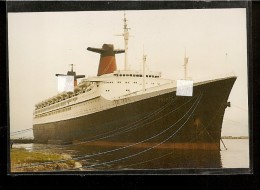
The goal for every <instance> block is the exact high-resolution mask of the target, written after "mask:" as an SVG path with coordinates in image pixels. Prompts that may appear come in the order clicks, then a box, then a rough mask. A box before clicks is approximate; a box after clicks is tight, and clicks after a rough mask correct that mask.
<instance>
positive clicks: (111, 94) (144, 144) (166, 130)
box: [33, 18, 236, 154]
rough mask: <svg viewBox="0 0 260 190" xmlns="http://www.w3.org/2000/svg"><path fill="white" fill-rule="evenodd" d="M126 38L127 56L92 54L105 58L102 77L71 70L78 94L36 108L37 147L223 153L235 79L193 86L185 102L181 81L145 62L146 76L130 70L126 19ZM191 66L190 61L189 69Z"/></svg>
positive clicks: (110, 49) (104, 51) (109, 50)
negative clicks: (224, 127) (166, 76)
mask: <svg viewBox="0 0 260 190" xmlns="http://www.w3.org/2000/svg"><path fill="white" fill-rule="evenodd" d="M122 36H123V37H124V42H125V49H124V50H121V49H114V46H113V45H112V44H104V45H103V46H102V48H92V47H89V48H87V50H89V51H91V52H94V53H98V54H100V61H99V68H98V73H97V76H95V77H88V78H85V77H84V76H82V75H77V74H76V72H75V71H74V70H73V67H72V69H71V71H68V73H67V75H70V76H73V77H74V85H75V86H74V91H73V92H62V93H59V94H57V95H55V96H54V97H51V98H49V99H46V100H43V101H42V102H40V103H37V104H36V105H35V110H34V113H33V134H34V140H35V142H38V143H50V144H70V143H72V144H77V143H84V145H86V146H89V147H96V148H97V149H99V148H100V147H106V148H107V149H111V148H117V150H118V151H120V150H122V151H123V149H124V150H125V149H127V148H132V149H134V148H136V149H142V150H146V151H148V150H154V149H159V148H161V149H164V150H166V149H167V150H173V149H185V150H197V149H203V150H219V149H220V140H221V129H222V122H223V116H224V114H225V109H226V108H227V107H230V102H228V97H229V94H230V92H231V89H232V87H233V84H234V82H235V80H236V77H235V76H225V77H222V78H216V79H211V80H204V81H200V82H194V83H193V86H192V90H193V93H192V96H180V95H178V94H177V93H176V92H177V91H178V87H177V81H176V80H170V79H163V78H162V77H161V73H160V72H152V71H148V70H147V69H145V64H146V57H145V56H144V57H143V69H142V70H140V71H139V70H130V69H129V68H128V63H127V52H128V38H129V28H128V27H127V20H126V18H124V32H123V34H122ZM120 53H124V54H125V65H124V69H123V70H119V69H117V65H116V58H115V55H116V54H120ZM187 61H188V60H187V58H186V57H185V59H184V62H185V64H187ZM82 77H83V78H82ZM185 77H186V76H185ZM185 77H184V79H185ZM79 78H82V79H81V81H80V82H79V83H77V80H79ZM128 150H129V149H128ZM125 154H127V153H125Z"/></svg>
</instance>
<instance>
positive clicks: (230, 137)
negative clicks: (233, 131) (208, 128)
mask: <svg viewBox="0 0 260 190" xmlns="http://www.w3.org/2000/svg"><path fill="white" fill-rule="evenodd" d="M221 138H222V139H249V137H248V136H239V137H233V136H222V137H221Z"/></svg>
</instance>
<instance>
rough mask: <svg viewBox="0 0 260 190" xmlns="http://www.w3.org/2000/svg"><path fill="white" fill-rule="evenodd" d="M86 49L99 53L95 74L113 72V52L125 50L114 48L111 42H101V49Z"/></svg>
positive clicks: (114, 61)
mask: <svg viewBox="0 0 260 190" xmlns="http://www.w3.org/2000/svg"><path fill="white" fill-rule="evenodd" d="M87 50H89V51H93V52H96V53H100V60H99V67H98V73H97V76H100V75H104V74H108V73H113V72H114V71H115V70H116V69H117V67H116V58H115V54H117V53H124V52H125V50H114V45H113V44H103V46H102V48H101V49H100V48H91V47H88V49H87Z"/></svg>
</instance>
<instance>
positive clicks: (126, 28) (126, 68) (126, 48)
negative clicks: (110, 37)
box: [123, 12, 130, 70]
mask: <svg viewBox="0 0 260 190" xmlns="http://www.w3.org/2000/svg"><path fill="white" fill-rule="evenodd" d="M128 29H130V28H128V27H127V20H126V14H125V12H124V33H123V36H124V42H125V70H128V63H127V61H128V57H127V55H128V39H129V32H128Z"/></svg>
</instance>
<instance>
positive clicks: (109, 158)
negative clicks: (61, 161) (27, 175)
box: [13, 139, 249, 171]
mask: <svg viewBox="0 0 260 190" xmlns="http://www.w3.org/2000/svg"><path fill="white" fill-rule="evenodd" d="M223 142H224V144H225V146H226V147H227V150H225V148H224V146H223V145H222V144H221V151H200V152H199V154H198V152H196V154H194V152H193V151H190V150H185V151H183V150H182V151H180V150H178V151H174V152H169V150H167V151H165V150H151V151H142V150H140V149H139V150H138V151H137V150H136V149H127V151H121V152H122V153H120V154H114V153H113V152H109V150H102V149H100V148H97V147H95V148H90V147H86V146H84V145H73V146H71V145H70V146H60V145H44V144H15V145H14V146H13V147H17V148H18V147H23V148H26V149H27V150H29V151H38V150H41V151H42V150H44V151H47V152H48V151H50V152H54V153H66V154H70V155H71V156H72V157H73V158H76V159H78V161H79V162H80V163H81V164H82V166H83V168H81V169H80V170H91V171H93V170H96V171H100V170H101V171H102V170H125V169H158V168H163V169H171V168H173V169H174V168H249V140H248V139H223ZM107 151H108V152H107ZM104 152H105V153H106V154H103V153H104ZM140 152H142V155H141V156H140ZM104 155H106V156H104ZM115 155H116V156H115ZM129 155H131V156H129ZM151 155H152V156H153V157H154V158H152V159H151Z"/></svg>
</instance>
